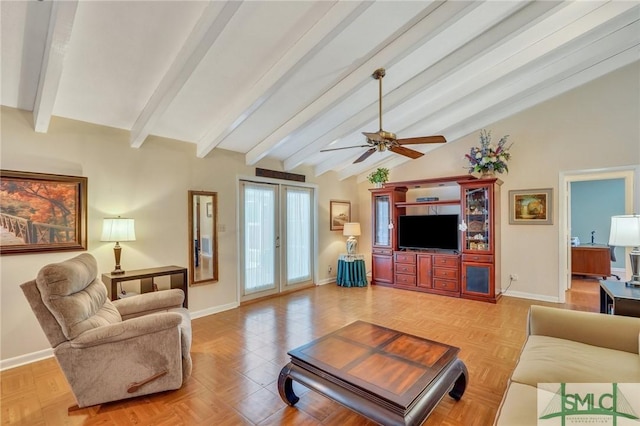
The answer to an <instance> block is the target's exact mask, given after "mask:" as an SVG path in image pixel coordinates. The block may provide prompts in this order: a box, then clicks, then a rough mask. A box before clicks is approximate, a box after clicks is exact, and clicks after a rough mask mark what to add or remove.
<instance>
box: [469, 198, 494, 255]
mask: <svg viewBox="0 0 640 426" xmlns="http://www.w3.org/2000/svg"><path fill="white" fill-rule="evenodd" d="M490 209H491V200H490V194H489V187H487V186H483V187H479V188H478V187H475V188H465V189H464V212H463V215H464V221H465V223H466V224H467V230H466V231H465V234H464V237H465V238H464V240H465V246H464V250H465V251H491V250H493V247H491V244H492V241H493V238H491V232H492V230H491V221H490V217H491V216H490V215H491V212H490V211H489V210H490Z"/></svg>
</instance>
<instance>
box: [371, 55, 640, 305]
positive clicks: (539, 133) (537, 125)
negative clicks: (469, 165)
mask: <svg viewBox="0 0 640 426" xmlns="http://www.w3.org/2000/svg"><path fill="white" fill-rule="evenodd" d="M486 129H487V130H491V131H492V134H493V136H494V137H496V138H498V139H499V138H500V137H501V136H503V135H506V134H508V135H510V141H512V142H513V143H514V145H513V147H512V149H511V153H512V160H511V161H510V162H509V170H510V172H509V173H508V174H504V175H501V176H500V178H501V179H502V180H503V181H504V184H503V185H502V197H501V204H502V209H501V212H502V221H501V223H502V226H501V230H502V238H501V242H502V268H501V272H502V274H501V275H502V278H503V281H502V283H501V284H500V283H498V284H497V286H500V285H501V286H502V288H506V287H507V286H508V284H509V279H508V277H509V274H511V273H515V274H518V276H519V281H517V282H515V283H513V285H512V286H511V289H510V292H511V294H517V295H521V296H522V295H524V296H531V297H535V298H540V299H546V300H554V299H557V298H558V293H559V291H558V281H559V280H558V276H559V273H560V271H559V247H560V241H559V234H560V229H559V227H558V226H559V220H558V219H559V217H558V209H557V208H556V209H555V211H554V212H553V225H549V226H543V225H537V226H532V225H528V226H526V225H509V220H508V204H507V202H508V192H509V190H513V189H528V188H553V190H554V205H555V206H556V207H557V206H558V194H559V191H558V185H559V179H560V178H559V176H560V173H562V172H568V171H578V170H592V169H603V168H616V167H622V166H625V167H629V166H631V167H635V168H636V188H635V190H634V202H635V207H636V210H635V211H636V212H640V190H639V189H638V184H637V182H638V181H639V180H638V179H640V178H639V177H638V173H639V172H640V170H638V168H640V63H638V62H636V63H635V64H632V65H630V66H627V67H624V68H622V69H620V70H618V71H615V72H613V73H611V74H609V75H606V76H604V77H602V78H600V79H597V80H594V81H593V82H591V83H588V84H586V85H584V86H581V87H579V88H576V89H574V90H572V91H570V92H567V93H565V94H563V95H561V96H558V97H556V98H554V99H551V100H549V101H547V102H544V103H542V104H540V105H538V106H536V107H533V108H530V109H528V110H526V111H523V112H521V113H519V114H516V115H514V116H512V117H510V118H507V119H504V120H501V121H499V122H497V123H494V124H491V125H489V126H487V127H486ZM478 144H479V141H478V133H477V132H475V133H474V134H471V135H468V136H466V137H464V138H461V139H460V140H457V141H454V142H453V143H450V144H446V145H445V146H443V147H441V148H438V149H436V150H433V151H431V152H429V153H428V154H427V155H425V156H424V157H422V158H420V159H417V160H413V161H408V162H406V163H404V164H403V165H402V167H400V168H396V169H394V170H392V171H391V176H390V177H391V179H390V180H391V181H403V180H413V179H422V178H428V177H437V176H447V175H455V174H465V173H466V170H465V169H463V167H464V166H465V162H464V160H463V155H464V154H466V153H467V152H468V150H469V149H470V148H471V147H472V146H477V145H478ZM359 186H360V192H359V194H360V204H361V211H362V212H363V215H361V217H360V221H361V222H362V226H363V229H371V220H370V213H368V212H367V209H366V208H365V206H366V205H367V203H369V204H370V193H369V191H368V190H367V188H369V187H370V186H371V185H370V184H369V183H368V182H365V183H362V184H360V185H359ZM361 240H362V241H361V245H362V247H363V249H364V248H366V247H370V244H371V241H370V233H368V234H367V235H366V236H363V238H362V239H361Z"/></svg>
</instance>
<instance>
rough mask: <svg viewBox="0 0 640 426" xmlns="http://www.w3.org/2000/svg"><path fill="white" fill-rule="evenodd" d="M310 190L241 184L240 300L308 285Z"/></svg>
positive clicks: (310, 268) (311, 248) (311, 229)
mask: <svg viewBox="0 0 640 426" xmlns="http://www.w3.org/2000/svg"><path fill="white" fill-rule="evenodd" d="M314 206H315V203H314V191H313V188H309V187H302V186H293V185H284V184H275V183H264V182H251V181H240V233H239V235H240V257H241V259H240V276H241V299H242V300H249V299H253V298H256V297H262V296H266V295H270V294H276V293H279V292H282V291H286V290H290V289H294V288H296V287H300V286H304V285H308V284H310V283H312V282H313V271H314V264H313V253H314V246H315V244H314V217H315V214H314V211H315V207H314Z"/></svg>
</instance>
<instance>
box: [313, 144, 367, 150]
mask: <svg viewBox="0 0 640 426" xmlns="http://www.w3.org/2000/svg"><path fill="white" fill-rule="evenodd" d="M370 146H371V145H353V146H343V147H341V148H329V149H321V150H320V152H327V151H338V150H339V149H351V148H368V147H370Z"/></svg>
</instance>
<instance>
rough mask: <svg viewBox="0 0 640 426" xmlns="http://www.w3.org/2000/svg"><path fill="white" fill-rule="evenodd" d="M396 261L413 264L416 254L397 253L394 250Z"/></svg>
mask: <svg viewBox="0 0 640 426" xmlns="http://www.w3.org/2000/svg"><path fill="white" fill-rule="evenodd" d="M396 262H398V263H411V264H413V265H415V264H416V254H415V253H398V252H396Z"/></svg>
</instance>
